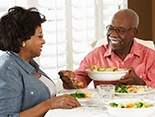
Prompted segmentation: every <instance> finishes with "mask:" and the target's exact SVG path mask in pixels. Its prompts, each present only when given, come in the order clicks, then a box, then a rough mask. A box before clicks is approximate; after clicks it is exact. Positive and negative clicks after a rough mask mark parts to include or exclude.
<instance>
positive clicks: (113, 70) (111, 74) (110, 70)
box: [86, 65, 128, 81]
mask: <svg viewBox="0 0 155 117" xmlns="http://www.w3.org/2000/svg"><path fill="white" fill-rule="evenodd" d="M86 72H87V73H88V76H89V77H90V78H91V79H93V80H98V81H116V80H120V78H121V77H122V76H124V75H126V73H127V72H128V70H126V69H120V68H118V67H117V66H110V67H109V66H101V67H99V66H97V65H91V67H90V68H88V69H86Z"/></svg>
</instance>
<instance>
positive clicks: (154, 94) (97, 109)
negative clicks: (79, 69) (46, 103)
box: [44, 88, 155, 117]
mask: <svg viewBox="0 0 155 117" xmlns="http://www.w3.org/2000/svg"><path fill="white" fill-rule="evenodd" d="M76 90H77V89H75V90H66V89H62V90H61V91H60V92H59V93H58V95H62V94H70V93H71V92H73V91H76ZM82 90H89V91H91V92H93V95H92V96H91V98H90V99H89V101H88V100H86V101H81V102H80V101H79V102H80V103H81V106H80V107H76V108H73V109H51V110H49V111H48V112H47V113H46V114H45V116H44V117H115V116H112V115H110V114H109V112H108V109H107V108H106V106H105V105H104V102H106V101H107V100H106V101H105V100H104V99H101V97H100V96H99V95H98V92H97V89H87V88H86V89H82ZM126 98H127V99H130V98H131V99H133V98H139V99H150V100H155V90H153V91H151V92H150V93H149V92H148V93H142V94H140V95H136V94H133V95H117V94H115V96H114V97H113V99H126ZM110 100H112V99H110ZM137 117H138V115H137ZM150 117H155V114H154V115H152V116H150Z"/></svg>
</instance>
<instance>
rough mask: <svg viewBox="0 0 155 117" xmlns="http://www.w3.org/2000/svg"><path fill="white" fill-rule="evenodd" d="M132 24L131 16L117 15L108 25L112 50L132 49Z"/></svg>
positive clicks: (108, 35)
mask: <svg viewBox="0 0 155 117" xmlns="http://www.w3.org/2000/svg"><path fill="white" fill-rule="evenodd" d="M130 24H131V23H130V19H129V18H127V17H123V16H122V15H116V16H115V17H114V18H113V19H112V24H111V25H108V26H107V39H108V44H109V46H110V48H111V49H112V50H114V51H119V52H123V51H124V50H125V49H130V47H131V45H132V42H133V39H134V27H132V26H131V25H130Z"/></svg>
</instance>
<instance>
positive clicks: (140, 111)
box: [105, 99, 155, 117]
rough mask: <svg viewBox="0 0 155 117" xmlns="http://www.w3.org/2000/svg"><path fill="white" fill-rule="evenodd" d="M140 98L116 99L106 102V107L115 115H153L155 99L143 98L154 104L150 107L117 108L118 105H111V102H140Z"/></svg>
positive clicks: (123, 116) (144, 116)
mask: <svg viewBox="0 0 155 117" xmlns="http://www.w3.org/2000/svg"><path fill="white" fill-rule="evenodd" d="M139 100H140V99H115V100H111V101H108V102H106V105H105V106H106V107H107V109H108V112H109V114H110V115H113V116H114V117H136V116H137V117H149V116H151V115H154V114H155V111H154V110H155V101H152V100H148V99H143V101H144V102H148V103H151V104H153V106H152V107H148V108H117V107H111V106H110V105H109V103H111V102H115V103H118V104H119V103H132V102H133V103H135V102H138V101H139Z"/></svg>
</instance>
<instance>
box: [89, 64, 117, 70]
mask: <svg viewBox="0 0 155 117" xmlns="http://www.w3.org/2000/svg"><path fill="white" fill-rule="evenodd" d="M90 70H91V71H103V72H104V71H118V67H117V66H111V67H108V66H101V67H99V66H97V65H91V66H90Z"/></svg>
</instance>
